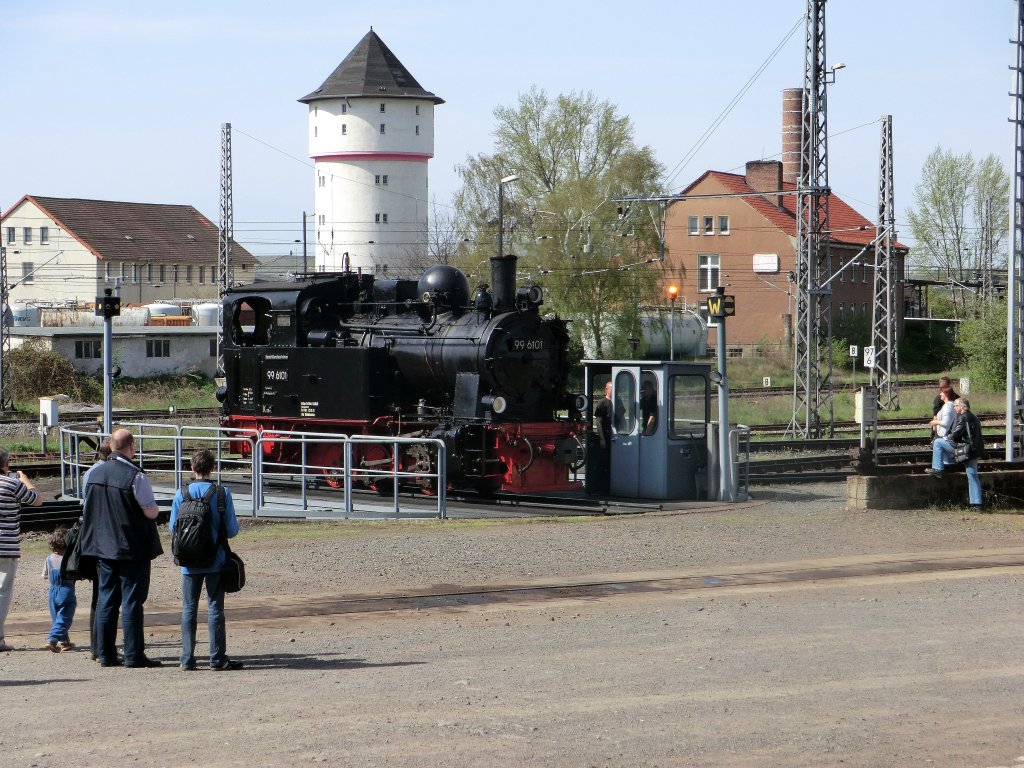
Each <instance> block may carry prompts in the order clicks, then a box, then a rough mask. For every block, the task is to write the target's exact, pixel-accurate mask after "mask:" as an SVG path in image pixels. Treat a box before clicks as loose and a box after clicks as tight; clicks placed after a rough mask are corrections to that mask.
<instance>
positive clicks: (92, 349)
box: [75, 339, 103, 360]
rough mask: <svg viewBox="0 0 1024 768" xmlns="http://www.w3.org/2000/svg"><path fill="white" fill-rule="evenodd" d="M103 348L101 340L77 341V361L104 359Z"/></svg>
mask: <svg viewBox="0 0 1024 768" xmlns="http://www.w3.org/2000/svg"><path fill="white" fill-rule="evenodd" d="M102 353H103V348H102V346H101V342H100V341H99V339H95V340H86V341H76V342H75V359H76V360H85V359H88V358H95V357H102Z"/></svg>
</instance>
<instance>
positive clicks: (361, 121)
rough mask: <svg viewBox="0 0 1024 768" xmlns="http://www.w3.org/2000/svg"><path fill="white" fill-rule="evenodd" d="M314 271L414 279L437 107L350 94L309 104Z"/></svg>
mask: <svg viewBox="0 0 1024 768" xmlns="http://www.w3.org/2000/svg"><path fill="white" fill-rule="evenodd" d="M309 147H310V154H311V156H312V157H313V159H314V228H313V232H314V243H315V246H314V268H315V269H317V270H323V271H336V270H340V269H342V268H343V267H344V266H345V263H344V261H345V254H346V253H347V254H348V264H349V266H350V268H352V269H356V268H361V269H363V270H364V271H370V272H377V273H381V272H384V271H386V272H387V273H388V274H389V275H395V276H401V275H403V274H407V273H408V274H410V275H411V274H418V272H419V271H421V270H422V268H423V264H424V263H425V259H426V251H427V212H428V208H427V199H428V194H427V193H428V186H427V161H428V160H429V159H430V158H431V157H433V154H434V102H433V101H430V100H428V99H410V98H402V99H395V98H390V99H389V98H373V97H348V98H338V99H322V100H319V101H316V102H314V103H312V104H310V106H309Z"/></svg>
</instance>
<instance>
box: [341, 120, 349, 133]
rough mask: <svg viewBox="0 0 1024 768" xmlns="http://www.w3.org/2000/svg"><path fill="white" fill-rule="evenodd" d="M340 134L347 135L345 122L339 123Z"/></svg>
mask: <svg viewBox="0 0 1024 768" xmlns="http://www.w3.org/2000/svg"><path fill="white" fill-rule="evenodd" d="M341 135H342V136H347V135H348V126H347V125H346V124H345V123H342V124H341Z"/></svg>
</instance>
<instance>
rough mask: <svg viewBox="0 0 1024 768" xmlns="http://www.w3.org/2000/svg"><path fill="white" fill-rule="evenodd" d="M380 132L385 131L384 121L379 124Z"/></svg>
mask: <svg viewBox="0 0 1024 768" xmlns="http://www.w3.org/2000/svg"><path fill="white" fill-rule="evenodd" d="M380 132H381V133H384V132H385V131H384V123H381V124H380Z"/></svg>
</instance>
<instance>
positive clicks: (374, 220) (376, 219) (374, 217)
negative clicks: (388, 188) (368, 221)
mask: <svg viewBox="0 0 1024 768" xmlns="http://www.w3.org/2000/svg"><path fill="white" fill-rule="evenodd" d="M373 222H374V223H375V224H380V214H379V213H375V214H373Z"/></svg>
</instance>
